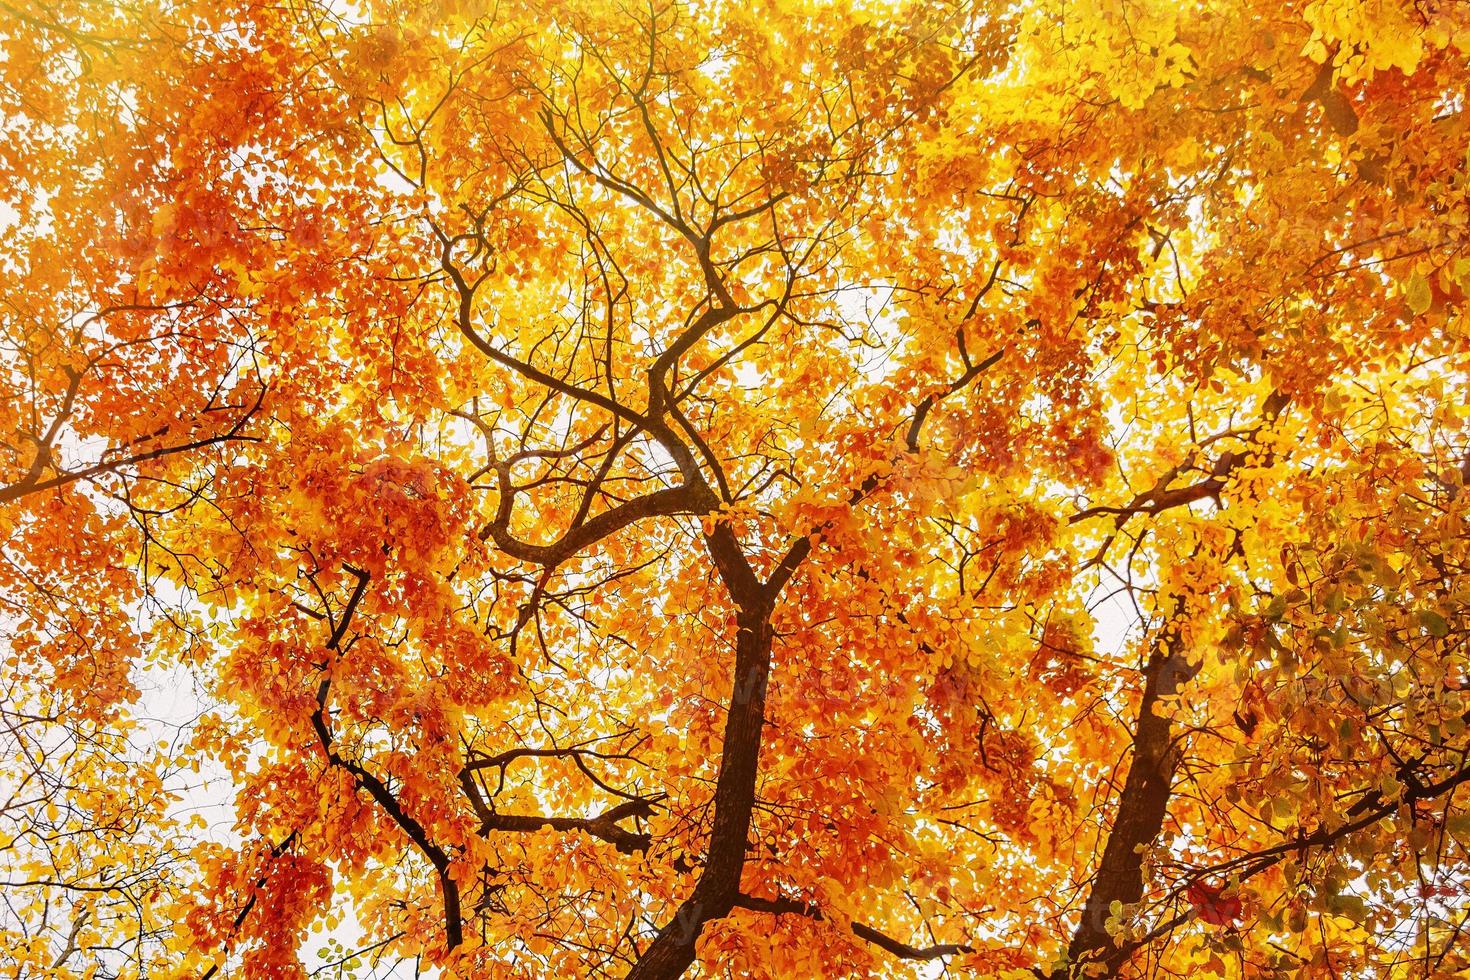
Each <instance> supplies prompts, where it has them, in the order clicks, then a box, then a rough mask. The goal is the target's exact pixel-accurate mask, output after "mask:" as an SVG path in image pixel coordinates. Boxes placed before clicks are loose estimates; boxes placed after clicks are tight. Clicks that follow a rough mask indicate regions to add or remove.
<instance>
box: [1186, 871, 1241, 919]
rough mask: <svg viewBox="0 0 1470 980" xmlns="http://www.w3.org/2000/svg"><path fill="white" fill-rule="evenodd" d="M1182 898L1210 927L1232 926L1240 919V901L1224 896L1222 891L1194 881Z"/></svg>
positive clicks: (1233, 897)
mask: <svg viewBox="0 0 1470 980" xmlns="http://www.w3.org/2000/svg"><path fill="white" fill-rule="evenodd" d="M1184 897H1185V898H1187V899H1189V904H1190V905H1193V906H1194V910H1195V912H1196V913H1198V915H1199V917H1200V918H1201V919H1204V920H1205V921H1206V922H1208V923H1209V924H1210V925H1212V926H1228V925H1233V924H1234V923H1235V920H1236V919H1239V918H1240V899H1239V898H1237V897H1235V896H1234V895H1228V896H1227V895H1225V894H1224V889H1221V888H1213V887H1211V886H1209V885H1206V884H1205V883H1204V882H1202V881H1196V882H1195V883H1194V884H1192V885H1190V886H1189V888H1188V890H1186V891H1185V893H1184Z"/></svg>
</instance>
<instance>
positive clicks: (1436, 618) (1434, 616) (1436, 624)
mask: <svg viewBox="0 0 1470 980" xmlns="http://www.w3.org/2000/svg"><path fill="white" fill-rule="evenodd" d="M1418 616H1419V625H1420V626H1423V627H1424V628H1425V629H1427V630H1428V631H1429V635H1430V636H1439V637H1444V636H1449V634H1450V624H1449V623H1447V622H1445V619H1444V617H1443V616H1441V615H1440V614H1439V613H1437V612H1435V611H1434V610H1432V609H1421V610H1419V613H1418Z"/></svg>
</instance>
